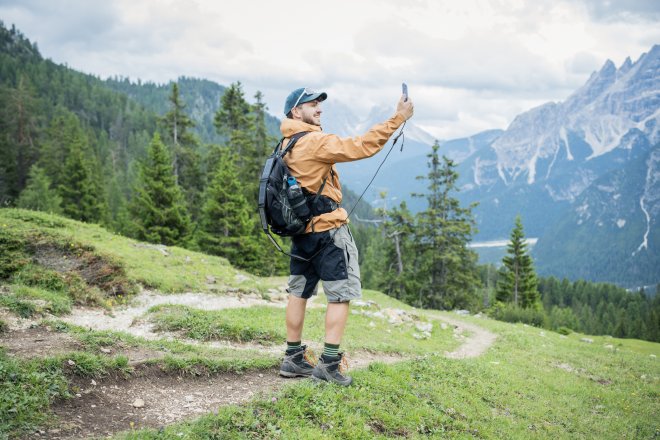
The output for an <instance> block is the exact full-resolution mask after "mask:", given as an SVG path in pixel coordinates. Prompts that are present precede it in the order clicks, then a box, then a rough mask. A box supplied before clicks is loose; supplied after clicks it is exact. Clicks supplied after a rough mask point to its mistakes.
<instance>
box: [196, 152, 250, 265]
mask: <svg viewBox="0 0 660 440" xmlns="http://www.w3.org/2000/svg"><path fill="white" fill-rule="evenodd" d="M218 154H219V157H218V161H217V165H216V170H215V173H214V175H213V178H212V180H211V182H210V184H209V185H208V187H207V190H206V193H205V195H204V206H203V207H202V212H201V219H200V231H199V232H198V236H197V242H198V244H199V247H200V248H201V249H202V250H203V251H205V252H208V253H211V254H214V255H220V256H223V257H225V258H227V259H228V260H229V261H230V262H231V263H232V264H234V265H237V266H239V267H244V268H255V267H256V266H257V265H258V264H259V262H258V258H257V246H258V245H257V243H256V242H255V240H254V238H253V237H252V234H253V231H254V224H253V220H252V218H251V209H250V206H249V205H248V202H247V200H246V199H245V196H244V195H243V192H242V191H241V190H242V188H241V181H240V179H239V175H238V170H237V168H236V163H235V158H234V156H233V154H232V153H231V152H229V151H227V150H226V149H222V150H220V152H219V153H218Z"/></svg>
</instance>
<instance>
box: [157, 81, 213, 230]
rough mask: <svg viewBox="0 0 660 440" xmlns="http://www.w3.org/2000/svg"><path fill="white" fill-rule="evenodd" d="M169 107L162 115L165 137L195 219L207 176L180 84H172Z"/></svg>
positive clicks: (178, 178) (177, 175)
mask: <svg viewBox="0 0 660 440" xmlns="http://www.w3.org/2000/svg"><path fill="white" fill-rule="evenodd" d="M168 101H169V104H170V110H169V111H168V112H167V113H166V114H165V115H164V116H163V117H162V118H161V119H160V122H161V124H162V125H163V126H164V128H165V131H166V134H167V135H166V140H167V143H168V144H169V146H170V150H171V152H172V167H173V169H174V178H175V181H176V183H177V184H178V185H179V186H180V187H181V189H182V190H183V192H184V193H185V196H186V197H185V199H186V201H187V207H188V212H189V213H190V214H191V216H192V218H193V219H196V218H197V217H198V213H199V207H200V205H201V203H202V201H201V198H202V191H203V187H204V181H203V180H204V179H203V175H202V172H201V162H202V159H201V156H200V154H199V151H198V150H199V140H198V139H197V138H196V137H195V136H194V135H193V134H192V133H191V131H190V129H191V128H193V127H194V126H195V123H194V122H193V120H192V119H190V117H188V115H187V114H186V111H185V107H186V106H185V104H184V103H183V102H182V100H181V97H180V95H179V86H178V84H177V83H174V84H172V92H171V93H170V96H169V98H168Z"/></svg>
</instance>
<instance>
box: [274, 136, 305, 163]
mask: <svg viewBox="0 0 660 440" xmlns="http://www.w3.org/2000/svg"><path fill="white" fill-rule="evenodd" d="M307 133H309V131H301V132H300V133H296V134H294V135H293V136H291V139H290V140H289V144H288V145H287V146H286V148H285V149H284V151H282V153H281V154H280V157H284V156H285V155H286V153H288V152H289V150H290V149H292V148H293V146H294V145H295V144H296V142H298V139H300V138H301V137H303V136H305V135H306V134H307ZM284 139H285V138H282V140H281V141H280V143H279V144H278V147H279V146H281V145H282V142H284Z"/></svg>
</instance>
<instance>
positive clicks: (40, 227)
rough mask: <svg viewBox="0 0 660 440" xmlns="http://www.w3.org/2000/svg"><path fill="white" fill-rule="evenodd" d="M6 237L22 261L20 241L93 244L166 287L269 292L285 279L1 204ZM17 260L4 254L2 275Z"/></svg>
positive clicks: (136, 276) (139, 278)
mask: <svg viewBox="0 0 660 440" xmlns="http://www.w3.org/2000/svg"><path fill="white" fill-rule="evenodd" d="M3 238H4V239H5V240H6V241H7V242H11V244H12V248H18V249H16V250H15V253H14V256H15V257H19V258H18V259H19V260H20V261H23V262H26V261H29V259H30V256H29V255H27V254H26V253H25V252H24V247H25V246H21V244H23V245H27V244H28V243H30V242H31V241H32V242H33V241H35V239H37V240H40V241H46V242H49V243H54V244H56V245H58V246H65V247H66V246H69V247H71V248H73V249H77V248H81V247H83V248H91V249H93V252H94V253H96V254H98V255H101V256H103V257H105V258H108V259H110V260H112V261H113V262H116V263H117V264H118V265H120V266H121V267H122V268H123V270H125V273H126V276H127V278H128V279H129V280H130V281H132V282H137V283H139V284H142V285H144V286H147V287H151V288H154V289H158V290H160V291H162V292H166V293H168V292H186V291H198V292H201V291H213V290H219V291H223V290H225V289H238V290H243V291H259V292H266V291H267V290H268V289H269V288H272V287H277V286H279V285H280V284H279V283H280V282H281V278H274V279H268V278H259V277H256V276H252V275H250V274H247V273H245V272H242V271H239V270H236V269H234V268H233V267H232V266H231V265H230V264H229V263H228V262H227V260H226V259H224V258H220V257H215V256H210V255H205V254H201V253H198V252H193V251H188V250H185V249H182V248H178V247H174V246H173V247H167V248H164V250H165V252H166V253H167V255H165V254H164V253H163V252H161V251H160V250H159V249H158V248H157V247H155V246H153V245H148V244H145V243H141V242H138V241H136V240H133V239H129V238H126V237H123V236H121V235H117V234H114V233H112V232H109V231H107V230H106V229H104V228H102V227H101V226H98V225H93V224H86V223H81V222H78V221H75V220H70V219H66V218H64V217H59V216H55V215H51V214H46V213H42V212H36V211H27V210H22V209H9V208H2V209H0V244H2V239H3ZM10 239H11V240H10ZM15 241H18V244H16V243H15ZM8 244H9V243H8ZM16 260H17V258H14V257H12V258H6V259H3V257H2V256H0V279H2V278H3V268H5V269H4V270H5V271H6V272H8V271H10V270H12V268H13V269H14V270H15V267H14V266H16V265H17V264H18V263H17V262H16ZM207 277H213V278H214V279H215V283H213V284H210V285H209V282H208V279H209V278H207Z"/></svg>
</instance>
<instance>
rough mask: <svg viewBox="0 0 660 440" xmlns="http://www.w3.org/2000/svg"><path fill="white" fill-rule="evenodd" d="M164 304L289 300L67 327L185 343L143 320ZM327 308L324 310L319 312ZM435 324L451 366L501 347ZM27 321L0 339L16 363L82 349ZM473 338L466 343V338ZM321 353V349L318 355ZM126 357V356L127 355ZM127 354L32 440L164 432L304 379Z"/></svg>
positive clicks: (374, 357) (136, 308) (86, 314)
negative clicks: (164, 363)
mask: <svg viewBox="0 0 660 440" xmlns="http://www.w3.org/2000/svg"><path fill="white" fill-rule="evenodd" d="M159 304H180V305H186V306H190V307H195V308H200V309H204V310H222V309H228V308H239V307H251V306H255V305H268V306H273V307H284V305H285V298H284V299H283V298H281V297H275V298H274V300H271V301H267V300H265V299H262V298H260V297H257V296H243V297H237V296H218V295H208V294H201V293H186V294H177V295H164V294H160V293H157V292H151V291H144V292H142V293H141V294H139V295H138V296H137V297H136V298H134V300H133V301H132V302H131V304H129V305H125V306H121V307H116V308H115V309H113V310H112V313H109V312H107V311H104V310H99V309H90V308H74V310H73V311H72V313H71V314H70V315H68V316H65V317H63V318H60V319H62V320H64V321H66V322H70V323H72V324H76V325H79V326H82V327H86V328H90V329H93V330H114V331H123V332H127V333H130V334H133V335H135V336H140V337H143V338H146V339H162V338H167V337H176V338H178V339H179V340H180V336H178V335H175V334H168V333H163V332H155V331H154V329H153V328H152V326H151V324H150V323H148V322H146V321H144V320H142V319H141V317H142V316H143V315H144V314H145V313H146V312H147V311H148V310H149V308H150V307H153V306H155V305H159ZM312 306H316V307H322V305H320V304H316V305H312ZM429 316H430V317H432V318H434V319H437V320H439V321H441V322H445V323H446V324H448V325H451V326H454V335H455V337H457V338H458V339H459V340H460V339H462V343H461V345H460V346H459V347H458V348H457V349H456V350H454V351H452V352H446V353H445V355H446V356H447V357H448V358H452V359H464V358H470V357H476V356H479V355H481V354H482V353H483V352H484V351H486V350H487V349H488V347H490V346H491V345H492V344H493V342H494V341H495V339H496V335H495V334H493V333H491V332H489V331H487V330H484V329H483V328H481V327H479V326H477V325H474V324H470V323H466V322H464V321H462V320H461V319H458V318H453V317H448V316H445V315H436V314H429ZM20 321H22V320H14V321H10V327H12V331H11V332H9V333H8V334H4V335H0V345H2V346H4V347H5V348H6V349H7V351H8V353H9V354H10V355H14V356H19V357H33V356H47V355H54V354H60V353H65V352H67V351H69V350H72V349H76V348H77V347H78V343H77V341H75V340H74V339H73V338H72V337H70V336H68V335H67V334H65V333H59V332H56V331H52V330H49V329H48V328H47V327H46V326H38V325H36V323H33V324H31V325H26V323H25V322H20ZM465 333H467V335H465ZM184 342H187V343H194V344H204V345H207V346H213V347H233V348H239V349H252V350H258V351H261V352H264V353H265V354H266V353H268V354H270V355H273V354H275V355H277V354H279V353H280V351H281V347H264V346H262V345H258V344H232V343H229V342H223V341H211V342H203V343H202V342H199V341H192V340H185V341H184ZM313 348H315V349H318V348H319V347H313ZM124 351H126V350H124ZM119 353H121V354H124V355H126V356H128V358H129V361H130V363H131V364H132V365H133V366H134V368H135V374H133V375H131V376H130V377H128V378H124V377H106V378H104V379H97V380H91V379H89V378H86V379H80V378H74V379H72V380H73V383H72V389H73V390H74V391H75V395H74V396H73V397H72V398H71V399H68V400H62V401H58V402H55V403H54V404H53V406H52V408H53V411H54V412H55V414H56V415H57V416H58V418H59V423H58V425H57V426H56V427H53V428H51V429H49V430H46V431H43V432H41V433H39V434H38V436H37V435H36V433H35V437H31V438H51V439H80V438H89V437H90V436H106V435H109V434H113V433H117V432H119V431H124V430H128V429H138V428H144V427H151V428H159V427H162V426H165V425H168V424H171V423H174V422H177V421H181V420H185V419H188V418H194V417H196V416H199V415H202V414H207V413H210V412H215V411H217V410H218V408H219V407H222V406H225V405H229V404H240V403H244V402H247V401H249V400H251V399H252V398H254V397H255V396H257V395H260V396H264V397H267V398H268V396H271V397H270V398H274V397H272V394H273V392H274V391H276V390H278V389H281V388H282V387H283V386H285V385H286V384H290V383H294V382H295V381H296V380H297V379H293V380H292V379H284V378H281V377H279V376H278V374H277V370H276V369H273V370H262V371H250V372H245V373H226V374H221V375H214V376H212V377H200V376H186V375H177V374H172V373H165V372H163V371H162V370H161V369H160V368H159V367H158V366H154V365H150V366H147V365H146V364H144V362H145V361H147V360H149V359H154V358H158V357H161V356H162V355H163V353H160V352H155V351H153V350H146V351H145V350H141V349H138V350H135V352H131V351H126V352H125V353H124V352H122V351H121V350H114V351H113V353H112V355H115V354H119ZM405 359H406V358H405V357H403V356H396V355H385V354H382V353H370V352H365V351H362V352H354V353H351V357H350V358H349V365H350V368H351V369H352V370H355V369H361V368H365V367H367V366H368V365H369V364H370V363H372V362H385V363H394V362H399V361H403V360H405Z"/></svg>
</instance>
